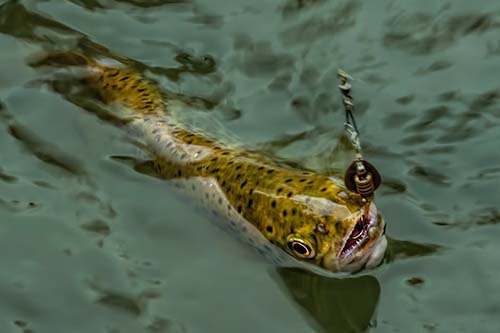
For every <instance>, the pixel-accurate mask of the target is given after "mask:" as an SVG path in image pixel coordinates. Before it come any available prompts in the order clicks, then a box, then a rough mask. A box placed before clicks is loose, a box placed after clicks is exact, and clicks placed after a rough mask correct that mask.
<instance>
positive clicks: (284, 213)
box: [283, 209, 287, 217]
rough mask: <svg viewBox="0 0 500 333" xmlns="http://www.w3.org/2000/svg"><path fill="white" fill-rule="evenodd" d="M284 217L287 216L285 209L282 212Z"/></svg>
mask: <svg viewBox="0 0 500 333" xmlns="http://www.w3.org/2000/svg"><path fill="white" fill-rule="evenodd" d="M286 215H287V211H286V209H285V210H284V211H283V217H286Z"/></svg>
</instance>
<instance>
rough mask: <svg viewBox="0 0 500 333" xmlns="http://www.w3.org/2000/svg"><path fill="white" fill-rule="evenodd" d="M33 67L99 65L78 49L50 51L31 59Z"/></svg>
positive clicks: (30, 63)
mask: <svg viewBox="0 0 500 333" xmlns="http://www.w3.org/2000/svg"><path fill="white" fill-rule="evenodd" d="M29 65H30V66H32V67H41V66H56V67H64V66H91V67H94V66H97V61H96V60H95V59H93V58H91V57H88V56H86V55H84V54H82V53H80V52H77V51H62V52H50V53H47V54H44V55H43V56H42V57H37V58H35V59H32V60H31V61H29Z"/></svg>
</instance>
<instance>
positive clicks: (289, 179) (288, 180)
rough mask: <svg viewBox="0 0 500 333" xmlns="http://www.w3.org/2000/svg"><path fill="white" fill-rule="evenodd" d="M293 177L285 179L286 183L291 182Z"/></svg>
mask: <svg viewBox="0 0 500 333" xmlns="http://www.w3.org/2000/svg"><path fill="white" fill-rule="evenodd" d="M292 180H293V179H291V178H288V179H287V180H285V183H291V182H292Z"/></svg>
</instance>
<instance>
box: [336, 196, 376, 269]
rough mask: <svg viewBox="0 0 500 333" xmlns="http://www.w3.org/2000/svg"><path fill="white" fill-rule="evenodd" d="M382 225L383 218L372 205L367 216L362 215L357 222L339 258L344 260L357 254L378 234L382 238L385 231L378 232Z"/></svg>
mask: <svg viewBox="0 0 500 333" xmlns="http://www.w3.org/2000/svg"><path fill="white" fill-rule="evenodd" d="M380 223H382V217H381V216H380V214H378V213H377V209H376V208H375V205H374V204H370V207H369V209H368V212H367V214H363V215H361V216H360V217H359V218H358V220H357V221H356V224H355V225H354V227H353V228H352V231H351V233H350V235H349V237H348V238H347V240H346V241H345V242H344V244H343V247H342V249H341V250H340V253H339V258H340V259H344V260H345V259H347V258H348V257H350V256H351V255H352V254H353V253H355V252H356V250H358V249H360V248H362V247H363V245H364V244H365V243H367V241H368V240H369V239H370V238H373V239H375V238H377V234H378V233H380V235H378V236H381V235H382V233H383V232H384V231H385V230H384V231H378V229H380V227H382V226H381V225H379V224H380ZM353 260H354V258H353Z"/></svg>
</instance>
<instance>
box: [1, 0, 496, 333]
mask: <svg viewBox="0 0 500 333" xmlns="http://www.w3.org/2000/svg"><path fill="white" fill-rule="evenodd" d="M499 31H500V6H499V5H498V4H495V2H494V1H486V0H483V1H477V2H474V1H465V0H456V1H453V2H451V1H450V2H445V1H417V0H412V1H393V0H385V1H363V2H362V1H326V0H302V1H301V0H295V1H294V0H275V1H266V0H259V1H250V2H249V1H241V0H238V1H237V0H234V1H223V0H200V1H189V0H170V1H167V0H166V1H161V0H156V1H153V0H150V1H146V0H144V1H141V0H128V1H126V0H86V1H85V0H72V1H62V0H45V1H36V0H24V1H23V0H19V1H14V0H12V1H8V0H7V1H5V0H3V1H2V0H0V50H1V52H0V73H1V74H0V103H1V107H0V153H1V159H0V221H1V223H0V253H1V255H0V258H1V265H2V269H1V271H0V300H1V301H0V332H1V333H10V332H24V333H28V332H37V333H41V332H50V333H55V332H64V333H69V332H103V333H117V332H148V333H149V332H169V333H171V332H287V333H289V332H292V333H293V332H298V333H303V332H364V331H370V332H499V331H500V300H499V293H500V287H499V285H500V284H499V282H498V277H499V276H500V264H499V262H500V261H499V253H500V245H499V244H500V241H499V240H500V229H499V222H500V210H499V207H498V206H499V197H500V190H499V181H500V166H499V163H500V156H499V154H498V144H499V140H500V131H499V129H498V126H499V125H500V104H499V102H500V93H499V85H500V83H499V80H498V77H499V66H500V37H499ZM62 49H83V50H92V51H94V52H100V53H102V54H114V55H119V56H121V57H124V58H126V59H128V60H130V61H132V62H133V63H134V64H135V66H136V67H138V68H140V69H143V70H145V73H146V74H147V75H149V76H150V77H151V78H154V79H155V80H157V82H158V83H159V84H160V85H161V86H162V87H163V88H164V89H166V90H169V91H171V92H175V93H180V94H182V95H185V96H190V97H197V98H199V99H200V100H201V101H204V103H202V104H203V105H204V107H202V109H203V110H202V111H201V113H200V117H208V118H212V119H217V121H219V122H220V123H222V125H223V127H224V128H225V129H226V130H227V131H228V132H230V133H236V134H237V135H238V136H239V137H240V138H241V140H242V141H243V142H245V143H247V144H248V145H249V146H251V147H254V148H256V149H260V150H264V151H267V152H270V153H272V154H275V155H277V156H280V157H283V158H287V159H289V160H290V161H292V162H294V163H298V164H301V165H303V166H306V167H310V168H314V169H316V170H319V171H327V170H330V169H332V168H342V167H343V166H345V164H347V163H348V162H349V159H350V155H349V153H350V151H349V149H348V146H346V145H342V144H339V142H341V140H340V138H341V135H342V121H343V118H342V117H343V114H342V110H341V107H340V98H339V96H338V92H337V88H336V83H337V79H336V75H335V73H336V71H337V69H338V68H339V67H341V68H343V69H345V70H346V71H348V72H349V73H350V74H352V75H353V76H354V78H355V81H354V82H353V84H354V96H355V100H356V101H357V103H358V105H359V108H358V123H359V125H360V130H361V133H362V140H363V142H364V143H365V148H366V152H365V154H366V155H367V157H368V159H369V160H370V161H372V162H373V163H374V164H375V165H377V166H378V168H379V169H380V171H381V173H382V175H383V176H384V180H385V182H384V184H383V186H382V187H381V189H380V190H379V191H378V193H377V203H378V206H379V209H380V210H381V211H382V212H383V214H384V216H385V219H386V221H387V222H388V235H389V237H390V238H391V240H390V244H389V250H388V253H387V258H386V260H385V262H384V264H383V265H382V266H381V267H379V268H377V269H375V270H373V271H367V272H363V273H361V274H357V275H354V276H352V277H350V278H344V279H340V278H339V279H331V278H330V279H328V278H324V277H320V276H316V275H313V274H310V273H305V272H300V271H295V270H291V269H284V268H278V267H274V266H272V265H271V264H270V263H269V262H266V260H265V259H263V258H261V257H260V256H259V255H257V254H256V253H255V252H254V251H253V250H251V249H249V248H248V247H247V246H246V245H244V244H242V243H240V242H239V241H238V240H237V238H235V237H232V236H231V235H229V234H226V233H224V232H223V231H221V230H220V229H219V228H218V227H217V221H214V219H213V218H211V217H208V215H205V213H204V212H202V211H199V210H196V209H194V208H193V207H194V206H193V203H192V202H190V201H188V200H185V199H184V198H182V197H180V196H179V195H178V193H176V191H175V190H174V189H172V188H170V187H169V186H168V184H166V183H164V182H162V181H160V180H158V179H155V178H152V177H148V176H146V175H143V174H141V173H138V172H136V171H134V169H133V168H131V167H130V166H129V165H128V164H127V163H123V158H121V159H120V158H116V157H117V156H121V157H124V156H125V157H141V153H140V152H139V151H138V149H137V147H136V145H134V144H133V142H132V141H131V140H130V139H129V135H128V134H127V132H126V131H124V130H123V129H122V128H120V127H119V126H116V125H114V124H113V122H109V121H106V120H105V119H104V118H105V117H102V114H101V116H99V114H97V115H96V113H94V112H88V109H89V108H85V107H83V106H82V105H83V104H82V103H78V102H77V101H80V102H82V99H79V100H78V99H71V98H69V96H71V88H72V85H71V84H69V83H66V84H64V80H62V82H63V83H59V90H60V91H64V92H65V93H62V94H61V93H57V92H55V91H54V89H50V88H49V87H50V86H55V87H56V88H57V84H56V83H54V84H52V85H51V84H50V82H49V81H54V78H60V77H64V75H65V74H64V73H62V72H61V73H54V71H50V70H41V69H36V70H35V69H33V68H31V67H29V66H28V64H27V63H28V61H29V59H32V57H33V56H34V55H36V54H40V53H43V52H44V51H47V50H62ZM66 77H67V74H66ZM56 81H57V80H56ZM59 81H61V80H59ZM48 82H49V83H48ZM56 90H57V89H56ZM64 96H65V97H66V98H65V97H64ZM332 163H333V164H332Z"/></svg>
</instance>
